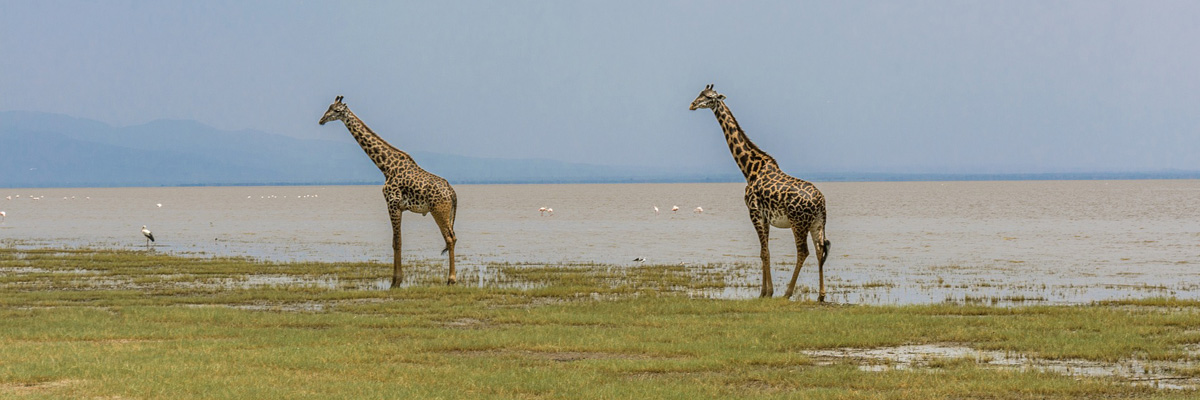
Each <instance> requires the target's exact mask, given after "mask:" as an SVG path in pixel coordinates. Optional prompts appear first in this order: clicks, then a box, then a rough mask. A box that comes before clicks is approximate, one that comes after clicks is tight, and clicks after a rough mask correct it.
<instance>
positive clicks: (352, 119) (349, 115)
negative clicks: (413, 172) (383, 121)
mask: <svg viewBox="0 0 1200 400" xmlns="http://www.w3.org/2000/svg"><path fill="white" fill-rule="evenodd" d="M342 122H344V123H345V124H346V129H348V130H349V131H350V134H351V135H354V140H356V141H358V145H359V146H362V149H363V151H364V152H366V153H367V157H370V158H371V161H373V162H375V166H376V167H379V170H380V171H383V173H384V174H387V173H388V172H389V171H390V170H392V169H395V168H397V167H403V166H405V165H407V164H408V163H411V162H412V158H410V157H408V154H407V153H405V152H403V151H400V149H397V148H396V147H395V146H392V145H391V144H389V143H388V142H387V141H385V140H383V138H381V137H379V135H376V134H375V131H372V130H371V128H369V127H367V124H365V123H363V122H362V120H361V119H358V116H357V115H354V113H353V112H350V110H346V117H345V118H343V119H342ZM392 160H399V161H400V162H398V163H397V162H395V161H392ZM389 161H391V162H389Z"/></svg>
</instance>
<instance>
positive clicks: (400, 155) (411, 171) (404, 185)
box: [319, 96, 458, 287]
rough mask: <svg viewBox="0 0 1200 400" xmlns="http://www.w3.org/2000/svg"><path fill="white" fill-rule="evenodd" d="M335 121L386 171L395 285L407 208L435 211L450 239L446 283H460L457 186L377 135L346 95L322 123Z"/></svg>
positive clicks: (399, 275) (398, 278) (399, 277)
mask: <svg viewBox="0 0 1200 400" xmlns="http://www.w3.org/2000/svg"><path fill="white" fill-rule="evenodd" d="M335 120H340V121H342V122H343V123H344V124H345V125H346V129H347V130H349V131H350V134H351V135H353V136H354V139H355V140H356V141H358V144H359V146H362V148H363V151H364V152H366V153H367V157H369V158H371V161H372V162H374V163H375V166H376V167H379V171H380V172H383V176H384V184H383V198H384V200H385V201H386V202H387V206H388V214H389V216H390V217H391V220H392V267H393V269H392V287H396V286H399V284H400V282H402V281H403V280H404V275H403V272H402V269H401V262H400V248H401V247H402V246H401V244H402V241H401V235H400V222H401V219H402V216H403V214H404V212H405V211H409V212H414V213H418V214H421V215H426V214H433V220H434V222H436V223H437V226H438V229H439V230H440V231H441V234H442V238H443V239H444V240H445V241H446V248H445V250H442V252H443V253H450V274H449V276H448V277H447V279H446V282H447V283H451V284H453V283H455V282H457V280H458V278H457V274H456V273H455V269H454V246H455V244H456V243H457V242H458V239H457V237H455V236H454V217H455V212H456V211H457V210H458V197H457V195H455V193H454V188H453V187H451V186H450V183H449V182H446V180H445V179H442V177H440V176H437V175H434V174H432V173H429V172H428V171H426V170H424V169H423V168H421V167H420V166H418V165H417V162H416V161H413V159H412V157H411V156H409V155H408V153H405V152H403V151H401V150H400V149H397V148H396V147H394V146H392V145H391V144H389V143H388V142H387V141H384V140H383V139H382V138H380V137H379V135H376V134H375V132H374V131H372V130H371V128H368V127H367V125H366V124H365V123H363V122H362V120H361V119H359V118H358V116H356V115H354V113H353V112H351V111H350V108H349V107H347V106H346V103H342V96H338V97H337V98H336V99H335V100H334V102H333V104H330V105H329V109H328V110H327V111H325V115H324V116H322V117H321V120H320V122H319V123H320V124H321V125H325V123H326V122H330V121H335Z"/></svg>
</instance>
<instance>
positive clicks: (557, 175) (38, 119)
mask: <svg viewBox="0 0 1200 400" xmlns="http://www.w3.org/2000/svg"><path fill="white" fill-rule="evenodd" d="M343 133H344V132H343ZM409 154H410V155H412V156H413V158H414V159H415V160H417V162H419V163H420V164H421V167H422V168H425V169H426V170H429V171H431V172H434V173H436V174H438V175H441V176H442V177H444V178H446V179H447V180H449V181H450V182H452V183H550V182H554V183H571V182H649V181H701V182H703V181H732V180H736V179H739V178H741V176H740V175H738V174H737V171H736V170H730V171H728V173H724V174H721V173H718V174H707V175H706V174H702V173H687V172H682V171H680V172H675V171H662V170H660V171H646V170H644V169H642V168H636V167H627V166H606V165H592V164H580V163H569V162H561V161H554V160H545V159H499V158H476V157H465V156H458V155H448V154H437V153H428V152H421V151H411V152H409ZM381 182H383V175H382V174H381V173H380V172H379V170H378V169H376V168H375V164H372V163H371V161H370V159H368V158H367V156H366V155H365V154H363V151H362V148H360V147H359V146H358V143H356V142H355V141H354V140H352V139H349V137H347V139H346V140H340V141H334V140H306V139H297V138H293V137H289V136H283V135H277V134H271V133H267V132H262V131H255V130H240V131H225V130H220V129H216V128H213V127H210V126H207V125H203V124H201V123H198V122H195V121H187V120H159V121H153V122H150V123H147V124H144V125H136V126H128V127H113V126H110V125H107V124H104V123H101V122H98V121H94V120H88V119H81V118H74V117H70V116H65V115H59V114H47V113H34V112H18V111H8V112H0V187H64V186H65V187H72V186H74V187H78V186H186V185H273V184H279V185H296V184H360V183H381Z"/></svg>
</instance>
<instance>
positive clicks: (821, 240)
mask: <svg viewBox="0 0 1200 400" xmlns="http://www.w3.org/2000/svg"><path fill="white" fill-rule="evenodd" d="M811 233H812V237H813V247H816V251H817V276H818V277H819V279H820V282H821V292H820V294H819V295H817V301H818V302H821V303H824V302H825V259H826V258H828V257H829V245H830V243H829V239H826V238H825V227H824V226H821V227H820V228H819V229H813V230H812V232H811Z"/></svg>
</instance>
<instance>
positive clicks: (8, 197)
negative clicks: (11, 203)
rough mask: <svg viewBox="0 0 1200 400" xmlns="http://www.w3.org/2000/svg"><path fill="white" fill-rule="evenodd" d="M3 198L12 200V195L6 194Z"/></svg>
mask: <svg viewBox="0 0 1200 400" xmlns="http://www.w3.org/2000/svg"><path fill="white" fill-rule="evenodd" d="M4 198H5V199H6V200H12V196H6V197H4Z"/></svg>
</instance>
